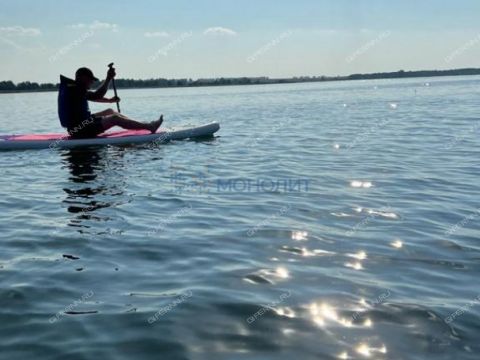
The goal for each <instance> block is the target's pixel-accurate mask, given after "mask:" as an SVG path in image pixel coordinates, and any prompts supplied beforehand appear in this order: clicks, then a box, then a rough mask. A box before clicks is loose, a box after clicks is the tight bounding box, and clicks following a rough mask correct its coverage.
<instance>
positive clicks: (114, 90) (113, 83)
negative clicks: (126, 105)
mask: <svg viewBox="0 0 480 360" xmlns="http://www.w3.org/2000/svg"><path fill="white" fill-rule="evenodd" d="M108 67H109V68H110V71H111V70H112V69H113V62H112V63H110V64H108ZM112 86H113V93H114V94H115V98H117V110H118V112H119V113H121V111H120V103H119V101H118V95H117V87H116V86H115V78H114V77H113V78H112Z"/></svg>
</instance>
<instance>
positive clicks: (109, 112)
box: [92, 109, 115, 116]
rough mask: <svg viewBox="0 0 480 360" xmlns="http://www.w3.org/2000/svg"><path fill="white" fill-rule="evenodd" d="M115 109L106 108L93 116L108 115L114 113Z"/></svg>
mask: <svg viewBox="0 0 480 360" xmlns="http://www.w3.org/2000/svg"><path fill="white" fill-rule="evenodd" d="M114 114H115V111H114V110H113V109H106V110H103V111H99V112H97V113H95V114H92V115H93V116H108V115H114Z"/></svg>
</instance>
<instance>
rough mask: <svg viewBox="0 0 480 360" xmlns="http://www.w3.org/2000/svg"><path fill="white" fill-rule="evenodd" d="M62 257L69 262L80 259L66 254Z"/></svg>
mask: <svg viewBox="0 0 480 360" xmlns="http://www.w3.org/2000/svg"><path fill="white" fill-rule="evenodd" d="M63 257H64V258H66V259H70V260H78V259H80V258H79V257H77V256H73V255H68V254H66V255H65V254H64V255H63Z"/></svg>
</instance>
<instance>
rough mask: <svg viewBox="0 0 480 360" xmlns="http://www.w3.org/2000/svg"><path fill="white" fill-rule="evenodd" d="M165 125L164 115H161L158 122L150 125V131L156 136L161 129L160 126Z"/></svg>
mask: <svg viewBox="0 0 480 360" xmlns="http://www.w3.org/2000/svg"><path fill="white" fill-rule="evenodd" d="M162 123H163V115H160V119H158V120H157V121H152V122H151V123H150V131H151V132H152V134H155V133H156V132H157V130H158V128H159V127H160V125H162Z"/></svg>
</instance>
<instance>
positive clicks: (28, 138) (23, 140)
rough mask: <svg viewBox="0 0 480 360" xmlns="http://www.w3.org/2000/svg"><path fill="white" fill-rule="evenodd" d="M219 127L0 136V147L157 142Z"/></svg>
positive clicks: (209, 133)
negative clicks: (81, 135)
mask: <svg viewBox="0 0 480 360" xmlns="http://www.w3.org/2000/svg"><path fill="white" fill-rule="evenodd" d="M219 129H220V125H219V124H218V123H216V122H213V123H210V124H205V125H200V126H184V127H177V128H170V129H169V128H161V129H160V130H159V131H158V132H156V133H155V134H152V133H150V132H149V131H147V130H124V131H116V132H108V133H104V134H102V135H99V136H98V137H96V138H91V139H71V138H70V137H69V136H68V135H67V134H33V135H3V136H0V150H27V149H72V148H78V147H83V146H105V145H130V144H148V143H151V144H152V145H154V144H159V143H165V142H167V141H170V140H184V139H195V138H202V137H208V136H213V134H215V133H216V132H217V131H218V130H219Z"/></svg>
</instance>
